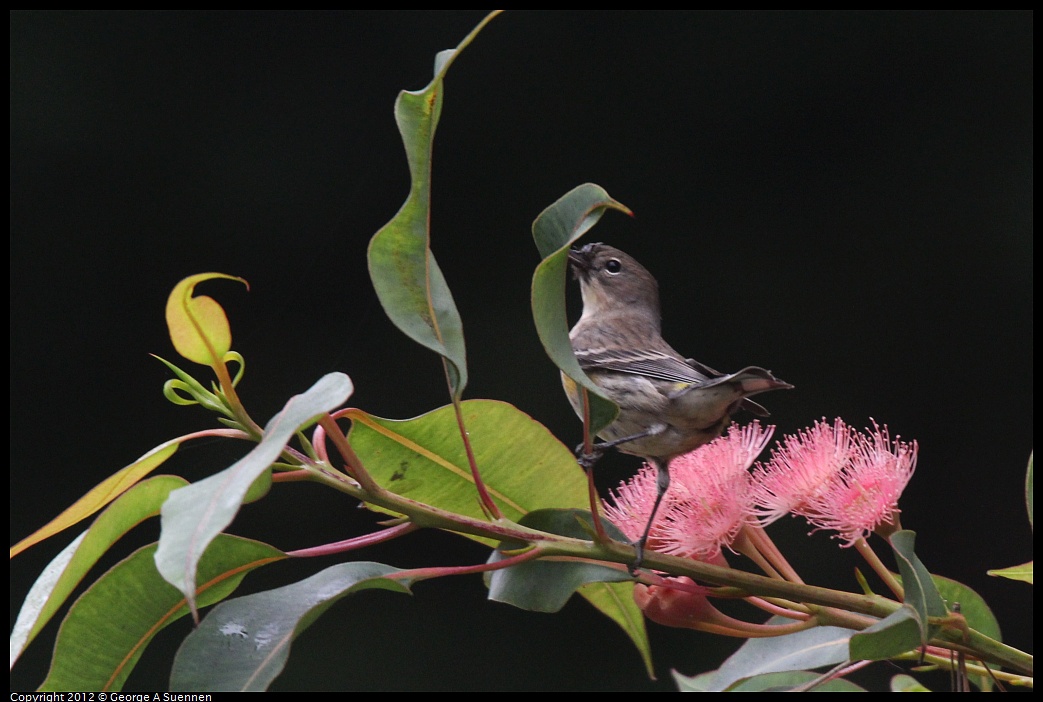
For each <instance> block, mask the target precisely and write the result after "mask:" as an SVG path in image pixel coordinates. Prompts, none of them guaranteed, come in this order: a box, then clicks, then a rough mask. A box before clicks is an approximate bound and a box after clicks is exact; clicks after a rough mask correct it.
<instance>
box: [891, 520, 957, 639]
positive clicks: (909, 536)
mask: <svg viewBox="0 0 1043 702" xmlns="http://www.w3.org/2000/svg"><path fill="white" fill-rule="evenodd" d="M889 541H890V543H891V549H892V550H893V551H894V554H895V560H896V561H897V562H898V570H899V572H900V573H901V574H902V587H903V588H905V604H907V605H909V606H910V607H912V608H913V610H914V611H915V612H916V619H917V622H918V623H919V625H920V643H921V644H925V643H927V640H928V639H929V638H931V636H932V633H931V627H930V626H929V624H928V621H927V618H928V617H943V616H945V614H946V609H945V602H944V601H943V600H942V597H941V595H939V594H938V588H937V587H936V586H935V584H934V580H933V578H932V577H931V573H930V571H928V570H927V568H926V566H924V564H923V563H921V562H920V559H919V558H918V557H917V556H916V552H915V550H914V549H915V546H916V532H914V531H909V530H904V531H898V532H895V533H894V534H892V535H891V538H890V539H889Z"/></svg>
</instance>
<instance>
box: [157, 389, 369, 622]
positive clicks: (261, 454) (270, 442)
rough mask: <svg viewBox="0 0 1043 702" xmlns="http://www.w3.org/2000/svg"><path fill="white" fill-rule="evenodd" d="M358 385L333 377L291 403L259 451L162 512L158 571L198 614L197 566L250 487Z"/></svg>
mask: <svg viewBox="0 0 1043 702" xmlns="http://www.w3.org/2000/svg"><path fill="white" fill-rule="evenodd" d="M351 391H352V385H351V380H350V379H349V378H348V376H346V375H344V374H343V373H330V374H328V375H325V376H323V377H322V378H320V379H319V381H318V382H317V383H315V385H313V386H312V387H311V388H309V389H308V391H307V392H305V393H303V394H301V395H295V396H294V397H292V398H290V401H289V402H287V403H286V406H285V407H283V409H282V411H280V412H279V413H278V414H277V415H275V416H274V417H272V419H271V421H270V422H268V426H266V427H265V429H264V435H263V437H262V438H261V441H260V443H258V444H257V445H256V446H255V447H254V448H253V450H251V451H250V453H248V454H247V455H246V456H244V457H243V458H242V459H241V460H239V461H237V462H236V463H235V464H233V465H232V466H230V467H229V468H227V469H225V470H223V471H221V472H220V473H218V474H217V475H212V476H210V477H209V478H206V479H205V480H201V481H199V482H198V483H193V484H192V485H189V486H188V487H186V488H182V489H180V490H175V491H174V492H173V493H171V495H170V497H169V498H168V499H167V501H166V503H165V504H164V505H163V510H162V528H163V531H162V533H161V535H160V537H159V548H158V549H157V550H156V566H157V568H158V569H159V572H160V573H161V574H162V575H163V577H164V578H165V579H166V581H167V582H168V583H170V584H171V585H173V586H174V587H176V588H177V589H179V590H180V591H181V592H183V593H184V594H185V597H186V598H187V599H188V603H189V606H190V607H192V608H193V611H194V609H195V605H194V599H193V598H194V593H195V588H196V583H197V582H198V581H197V579H196V566H197V564H198V562H199V559H200V557H202V555H203V552H204V551H206V549H207V546H208V545H209V544H210V542H211V541H213V540H214V538H215V537H216V536H217V535H218V534H219V533H221V531H222V530H223V529H224V528H225V527H227V526H228V525H229V524H231V523H232V519H234V518H235V515H236V513H237V512H238V511H239V507H240V506H241V505H242V504H243V500H245V499H246V497H247V493H248V491H249V489H250V486H251V485H253V484H254V482H255V481H256V480H257V478H258V477H259V476H260V475H261V473H263V472H264V471H265V470H267V469H268V468H269V466H271V464H272V463H273V462H274V461H275V459H277V458H278V457H279V454H281V453H282V451H283V449H284V448H285V446H286V443H287V442H288V441H289V440H290V438H291V437H293V435H294V433H295V432H296V431H297V430H298V429H300V428H301V427H302V426H305V425H306V424H308V422H310V421H311V420H312V419H314V418H315V417H316V416H317V415H319V414H322V413H323V412H329V411H330V410H332V409H334V408H336V407H338V406H340V405H341V404H343V403H344V401H345V400H347V399H348V397H349V396H350V395H351Z"/></svg>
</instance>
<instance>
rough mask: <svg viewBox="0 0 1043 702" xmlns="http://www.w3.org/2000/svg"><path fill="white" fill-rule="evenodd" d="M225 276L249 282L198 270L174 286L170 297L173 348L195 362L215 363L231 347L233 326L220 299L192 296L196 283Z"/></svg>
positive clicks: (212, 364) (169, 310) (170, 326)
mask: <svg viewBox="0 0 1043 702" xmlns="http://www.w3.org/2000/svg"><path fill="white" fill-rule="evenodd" d="M215 278H224V279H226V280H238V281H239V282H240V283H242V284H243V285H246V286H247V287H249V284H247V282H246V281H245V280H243V279H242V278H238V277H236V276H234V275H226V274H224V273H199V274H197V275H192V276H189V277H187V278H185V279H184V280H182V281H181V282H180V283H178V284H177V285H175V286H174V289H173V290H172V291H171V292H170V297H169V298H167V330H168V331H169V332H170V341H171V342H173V344H174V349H175V350H176V351H177V352H178V353H179V354H181V355H182V356H184V357H185V358H187V359H188V360H190V361H194V362H195V363H200V364H202V365H204V366H211V367H213V366H216V365H217V364H219V363H221V359H222V358H223V357H224V355H225V354H226V353H228V351H229V349H231V348H232V329H231V327H229V325H228V317H226V316H225V311H224V310H223V309H222V308H221V305H219V304H218V303H217V300H215V299H213V298H212V297H207V296H206V295H200V296H199V297H193V296H192V293H193V291H194V290H195V287H196V285H198V284H199V283H202V282H203V281H205V280H213V279H215Z"/></svg>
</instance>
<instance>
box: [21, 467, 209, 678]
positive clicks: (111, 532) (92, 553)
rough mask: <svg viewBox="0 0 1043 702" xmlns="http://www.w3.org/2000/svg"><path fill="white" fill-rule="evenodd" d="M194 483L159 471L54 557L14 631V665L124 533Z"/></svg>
mask: <svg viewBox="0 0 1043 702" xmlns="http://www.w3.org/2000/svg"><path fill="white" fill-rule="evenodd" d="M187 484H188V482H187V481H186V480H184V479H183V478H179V477H176V476H172V475H159V476H156V477H155V478H150V479H149V480H145V481H144V482H141V483H138V484H137V485H135V486H134V487H133V488H131V489H130V490H128V491H127V492H125V493H123V494H122V495H121V496H120V497H119V498H118V499H116V500H115V501H114V502H113V503H112V504H111V505H109V507H108V508H107V509H106V510H105V511H104V512H102V513H101V514H100V515H99V516H98V518H97V519H95V520H94V523H93V524H92V525H91V527H90V528H89V529H88V530H87V531H85V532H83V533H82V534H80V535H79V536H78V537H76V539H75V540H74V541H73V542H72V543H71V544H69V545H68V546H66V547H65V549H63V550H62V552H61V553H59V554H58V555H57V556H56V557H55V558H54V560H52V561H51V562H50V563H49V564H48V565H47V567H46V568H44V570H43V572H42V573H41V574H40V577H39V578H37V579H36V582H35V583H33V586H32V588H31V589H30V590H29V594H28V595H26V597H25V602H24V603H23V604H22V609H21V611H19V613H18V619H17V620H16V621H15V625H14V629H13V630H12V632H11V667H14V664H15V661H16V660H18V657H19V656H20V655H21V654H22V651H24V650H25V648H26V647H27V646H28V645H29V644H30V643H31V642H32V640H33V639H34V638H36V635H37V634H38V633H40V630H41V629H42V628H43V627H44V626H45V625H46V624H47V622H49V621H50V620H51V617H52V616H54V613H55V612H56V611H57V610H58V608H59V607H61V606H62V604H63V603H64V602H65V600H66V599H68V597H69V594H70V593H71V592H72V591H73V590H74V589H75V588H76V586H77V585H78V584H79V583H80V581H81V580H83V577H84V576H85V575H86V574H87V571H89V570H90V569H91V568H92V567H93V566H94V564H95V563H97V562H98V559H100V558H101V557H102V556H103V555H104V554H105V552H106V551H108V550H109V548H111V547H112V545H113V544H114V543H116V541H118V540H119V539H120V538H121V537H122V536H123V535H124V534H126V533H127V532H128V531H130V530H131V529H133V528H134V527H135V526H137V525H138V524H140V523H141V522H143V521H144V520H145V519H148V518H149V517H153V516H155V515H157V514H159V508H160V506H161V505H162V504H163V501H164V500H166V499H167V495H169V494H170V492H171V490H176V489H177V488H179V487H184V486H185V485H187Z"/></svg>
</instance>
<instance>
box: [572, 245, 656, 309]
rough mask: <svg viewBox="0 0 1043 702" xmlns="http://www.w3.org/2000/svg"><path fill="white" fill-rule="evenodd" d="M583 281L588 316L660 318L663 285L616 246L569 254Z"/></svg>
mask: <svg viewBox="0 0 1043 702" xmlns="http://www.w3.org/2000/svg"><path fill="white" fill-rule="evenodd" d="M569 264H570V265H571V267H572V273H573V275H574V276H575V277H576V279H577V280H579V284H580V291H581V293H582V295H583V308H584V314H588V313H589V314H596V315H606V314H619V313H626V312H627V311H635V312H637V311H640V312H642V313H652V315H653V316H654V318H655V319H656V320H657V321H658V319H659V285H658V284H657V283H656V279H655V278H653V277H652V274H651V273H649V272H648V269H646V268H645V267H644V266H642V265H641V264H640V263H638V262H637V261H635V260H634V259H633V257H631V256H630V255H629V254H626V253H624V252H622V251H620V250H619V249H617V248H615V247H614V246H609V245H608V244H602V243H593V244H587V245H586V246H583V247H581V248H577V249H571V250H570V251H569Z"/></svg>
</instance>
